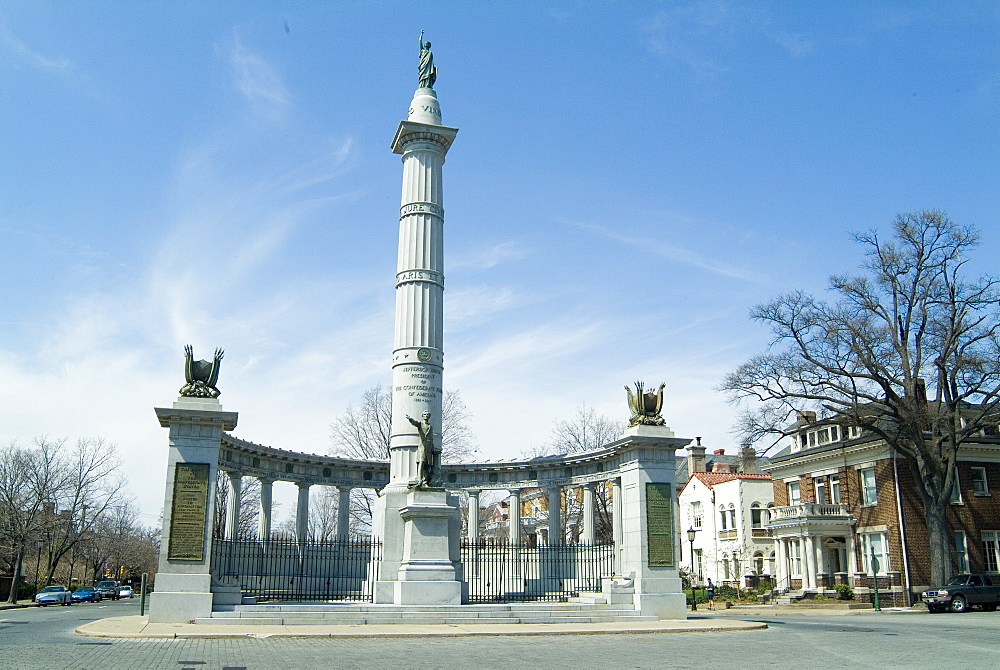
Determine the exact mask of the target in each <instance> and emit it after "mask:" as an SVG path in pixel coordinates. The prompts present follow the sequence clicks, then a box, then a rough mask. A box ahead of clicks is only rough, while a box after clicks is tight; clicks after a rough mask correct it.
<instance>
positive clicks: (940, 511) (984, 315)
mask: <svg viewBox="0 0 1000 670" xmlns="http://www.w3.org/2000/svg"><path fill="white" fill-rule="evenodd" d="M856 240H857V241H858V242H859V243H861V244H862V245H863V246H864V247H865V249H866V255H867V261H866V262H865V263H864V264H863V265H862V267H863V269H864V270H866V271H867V274H865V275H860V276H847V275H838V276H834V277H832V278H831V280H830V290H831V291H832V292H833V294H834V295H835V296H836V302H825V301H822V300H818V299H816V298H814V297H813V296H811V295H808V294H806V293H803V292H794V293H789V294H787V295H783V296H780V297H778V298H776V299H774V300H772V301H771V302H768V303H765V304H763V305H760V306H758V307H756V308H754V310H753V311H752V313H751V317H752V318H753V319H755V320H757V321H761V322H763V323H765V324H767V325H768V326H770V328H771V330H772V332H773V333H774V336H775V339H774V342H773V343H772V345H771V347H770V349H769V350H768V351H767V352H765V353H763V354H760V355H757V356H754V357H753V358H751V359H750V360H749V361H747V362H746V363H744V364H743V365H741V366H740V367H739V368H737V369H736V370H735V371H734V372H732V373H730V374H729V375H728V376H726V378H725V380H724V381H723V383H722V385H721V389H722V390H724V391H726V392H728V394H729V396H730V399H731V400H732V401H733V402H737V403H741V404H745V405H746V404H747V403H749V406H747V407H746V409H745V412H744V414H743V420H742V432H743V433H744V434H745V436H746V437H747V438H749V439H752V440H755V441H756V440H759V439H762V438H763V437H765V436H767V435H772V436H777V437H776V438H775V440H777V439H780V437H781V436H782V435H784V434H785V428H786V427H787V426H788V425H789V424H790V423H791V419H792V417H793V416H794V413H795V412H796V411H797V410H804V409H811V410H815V411H817V412H818V413H819V415H820V416H821V417H826V418H831V417H834V418H838V419H839V420H841V421H843V422H844V423H845V424H849V425H855V426H860V427H861V428H862V429H864V430H865V431H867V432H868V433H870V434H871V435H873V436H875V437H877V438H880V439H881V440H884V442H885V443H886V444H887V445H888V446H889V447H890V448H892V449H893V450H894V451H895V452H896V453H898V454H899V455H901V456H902V457H904V458H905V459H906V461H907V462H908V464H909V465H910V468H911V470H912V471H913V474H914V479H915V481H916V483H917V489H918V491H919V493H920V497H921V499H922V501H923V506H924V516H925V520H926V524H927V533H928V537H929V544H930V546H929V552H930V559H931V575H930V578H931V582H932V583H944V580H945V579H946V578H947V576H948V575H949V574H950V566H951V558H950V540H951V533H950V529H949V525H948V520H947V517H946V510H947V508H948V504H949V500H950V497H951V492H952V487H953V485H954V482H955V472H956V470H955V460H956V455H957V452H958V448H959V446H960V445H961V444H963V443H964V442H966V441H968V440H969V438H971V437H973V436H975V435H977V434H982V433H983V432H984V431H987V432H991V431H994V430H995V429H996V426H997V423H998V422H1000V411H998V410H1000V333H998V329H1000V319H998V306H1000V291H998V282H997V280H996V279H993V278H991V277H977V278H968V277H967V276H966V272H965V270H966V264H967V262H968V252H969V251H970V250H971V249H972V248H973V247H975V246H976V245H977V243H978V240H979V236H978V234H977V233H976V231H975V230H974V229H972V228H971V227H965V226H960V225H958V224H956V223H955V222H953V221H951V220H950V219H949V218H948V217H947V216H946V215H945V214H944V213H942V212H938V211H924V212H918V213H910V214H903V215H900V216H898V217H897V218H896V219H895V221H894V222H893V235H892V237H891V238H890V239H889V240H883V239H880V238H879V236H878V234H877V233H876V232H870V233H866V234H861V235H857V236H856Z"/></svg>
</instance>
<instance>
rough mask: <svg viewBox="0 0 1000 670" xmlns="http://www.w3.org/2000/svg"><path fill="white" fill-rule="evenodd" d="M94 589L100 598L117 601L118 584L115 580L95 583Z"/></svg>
mask: <svg viewBox="0 0 1000 670" xmlns="http://www.w3.org/2000/svg"><path fill="white" fill-rule="evenodd" d="M94 588H95V589H97V590H98V591H99V592H100V594H101V597H102V598H111V599H112V600H118V582H116V581H115V580H113V579H105V580H104V581H100V582H97V583H96V584H94Z"/></svg>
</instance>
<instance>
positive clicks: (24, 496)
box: [0, 437, 66, 603]
mask: <svg viewBox="0 0 1000 670" xmlns="http://www.w3.org/2000/svg"><path fill="white" fill-rule="evenodd" d="M61 446H62V442H58V441H55V442H53V441H49V440H48V439H46V438H44V437H39V438H36V439H35V440H34V442H33V443H32V446H31V447H21V446H20V445H18V444H17V443H16V442H15V443H11V444H9V445H7V446H5V447H2V448H0V539H2V549H3V554H4V556H3V558H4V562H5V563H6V564H7V566H8V568H9V570H10V573H11V574H12V575H13V576H14V581H13V583H12V585H11V590H10V596H9V597H8V599H7V602H9V603H16V602H17V580H18V576H19V575H20V574H21V565H22V564H23V562H24V554H25V551H26V550H27V548H28V545H29V544H30V543H33V542H34V541H35V540H36V539H37V538H39V537H41V536H42V533H43V531H44V522H46V521H48V520H49V519H50V517H51V515H50V514H45V507H46V502H47V501H49V500H51V499H52V496H53V495H54V494H56V493H57V492H58V491H60V490H61V489H62V487H63V485H64V480H65V477H66V473H65V470H64V469H63V468H62V463H61V462H60V459H59V449H60V447H61Z"/></svg>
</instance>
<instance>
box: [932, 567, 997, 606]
mask: <svg viewBox="0 0 1000 670" xmlns="http://www.w3.org/2000/svg"><path fill="white" fill-rule="evenodd" d="M923 601H924V602H925V603H927V609H928V610H930V611H931V612H932V613H933V612H943V611H945V610H948V611H950V612H965V611H967V610H968V609H969V608H970V607H972V606H974V605H978V606H979V607H982V608H983V609H984V610H986V611H987V612H993V611H995V610H996V609H997V607H998V606H1000V574H998V573H989V574H985V575H970V574H964V575H955V576H954V577H952V578H951V579H949V580H948V583H947V584H945V585H944V586H942V587H941V588H937V589H930V590H928V591H924V593H923Z"/></svg>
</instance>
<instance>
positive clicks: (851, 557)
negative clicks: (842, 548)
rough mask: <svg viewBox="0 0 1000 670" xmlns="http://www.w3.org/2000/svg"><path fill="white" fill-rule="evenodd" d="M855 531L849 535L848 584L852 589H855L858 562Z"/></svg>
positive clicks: (851, 531) (849, 532)
mask: <svg viewBox="0 0 1000 670" xmlns="http://www.w3.org/2000/svg"><path fill="white" fill-rule="evenodd" d="M854 549H855V546H854V530H853V529H852V530H850V531H848V533H847V584H848V586H850V587H851V588H852V589H853V588H854V575H855V572H856V571H855V569H854V568H855V561H856V560H857V559H856V558H855V555H854Z"/></svg>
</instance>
